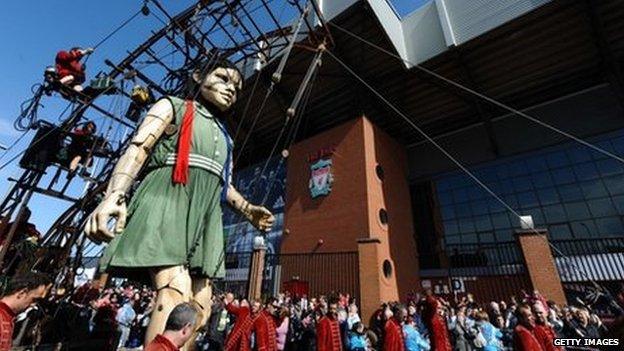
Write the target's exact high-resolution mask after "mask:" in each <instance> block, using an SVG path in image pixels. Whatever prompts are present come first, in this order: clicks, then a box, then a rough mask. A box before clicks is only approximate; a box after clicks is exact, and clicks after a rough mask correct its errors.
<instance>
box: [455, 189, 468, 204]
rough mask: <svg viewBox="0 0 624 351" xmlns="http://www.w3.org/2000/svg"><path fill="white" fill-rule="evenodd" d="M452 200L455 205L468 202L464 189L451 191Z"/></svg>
mask: <svg viewBox="0 0 624 351" xmlns="http://www.w3.org/2000/svg"><path fill="white" fill-rule="evenodd" d="M453 199H454V200H455V203H462V202H466V201H468V193H466V189H465V188H460V189H455V190H453Z"/></svg>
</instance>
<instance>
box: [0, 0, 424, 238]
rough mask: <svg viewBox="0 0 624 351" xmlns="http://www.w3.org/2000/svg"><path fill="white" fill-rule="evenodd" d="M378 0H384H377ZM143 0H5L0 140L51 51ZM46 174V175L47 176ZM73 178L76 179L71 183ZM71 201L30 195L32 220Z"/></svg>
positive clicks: (104, 50)
mask: <svg viewBox="0 0 624 351" xmlns="http://www.w3.org/2000/svg"><path fill="white" fill-rule="evenodd" d="M376 1H383V0H376ZM429 1H431V0H391V2H392V3H393V5H394V7H395V8H396V10H397V12H398V13H399V15H401V16H404V15H406V14H408V13H410V12H411V11H413V10H414V9H416V8H418V7H420V6H422V4H424V3H426V2H429ZM161 3H162V4H163V5H164V6H165V7H166V8H167V10H168V11H169V12H170V13H172V14H174V13H177V12H179V11H180V10H182V9H184V8H186V7H187V6H189V5H190V4H191V3H193V1H189V0H176V1H166V0H163V1H161ZM142 4H143V1H142V0H90V1H78V0H64V1H60V0H49V1H34V0H22V1H5V2H4V3H3V4H2V11H0V47H2V48H3V53H2V55H0V145H4V146H9V145H11V144H13V142H14V141H15V140H16V139H17V138H19V137H20V136H21V135H22V133H21V132H19V131H17V130H15V129H14V128H13V122H14V120H15V118H16V117H17V115H18V114H19V106H20V104H21V103H22V101H24V100H26V99H28V98H30V97H32V94H31V92H30V89H31V86H32V85H33V84H35V83H38V82H41V80H42V77H43V76H42V74H43V70H44V69H45V67H46V66H49V65H53V64H54V56H55V54H56V52H57V51H58V50H60V49H69V48H71V47H73V46H82V47H88V46H94V45H95V44H96V43H97V42H99V41H100V40H101V39H103V38H104V37H106V36H107V35H108V34H109V33H111V32H112V31H113V30H114V29H115V28H116V27H117V26H119V24H121V23H122V22H124V21H125V20H126V19H128V18H129V17H130V16H131V15H132V14H134V13H136V11H138V10H139V9H140V8H141V6H142ZM161 26H162V24H161V23H160V22H158V20H156V19H155V18H154V17H153V16H147V17H145V16H142V15H140V16H139V17H137V18H136V19H135V20H133V21H132V22H131V23H130V24H129V25H128V26H126V27H125V28H124V29H123V30H121V31H120V32H118V33H117V34H116V35H115V36H113V37H112V38H111V39H109V40H108V41H106V42H105V43H104V44H103V45H101V46H100V47H98V48H97V50H96V51H95V53H94V54H93V55H92V57H90V58H89V61H88V63H87V69H88V74H89V73H93V72H98V71H100V70H104V71H109V68H108V67H107V66H105V65H104V64H103V62H104V59H110V60H111V61H113V62H118V61H120V60H121V59H123V58H124V57H125V55H126V52H127V51H130V50H132V49H134V48H135V47H137V46H138V45H140V44H141V43H142V42H143V41H144V40H145V39H146V38H147V37H148V36H149V35H150V31H152V30H158V29H159V28H160V27H161ZM42 104H43V107H42V108H41V109H40V112H39V118H41V119H46V120H50V121H56V120H57V118H58V116H59V113H60V111H61V110H62V109H63V108H64V107H65V106H66V102H65V101H64V100H63V99H61V98H60V97H58V96H52V97H44V99H43V100H42ZM33 134H34V133H33V132H30V133H29V134H27V135H26V136H25V137H24V138H23V139H22V141H21V142H20V143H18V144H16V145H15V147H14V148H13V149H12V150H10V151H9V152H6V153H5V152H4V151H1V150H0V167H2V166H3V165H4V164H5V163H6V162H7V161H8V160H10V159H11V158H12V157H13V156H14V155H16V154H17V153H19V152H21V151H23V150H24V148H25V147H26V146H27V145H28V142H29V141H30V140H31V139H32V136H33ZM16 163H17V160H16V161H14V162H12V163H10V164H9V165H8V166H6V167H4V168H2V169H0V196H2V198H4V197H5V194H6V193H7V191H8V190H9V189H10V186H11V185H12V183H10V182H9V181H7V178H9V177H13V178H17V177H19V175H20V174H21V169H20V168H19V167H17V165H16ZM50 177H51V175H50V174H49V175H47V178H46V179H49V178H50ZM74 183H75V184H74ZM74 183H72V186H71V187H70V188H69V191H68V193H69V194H70V195H76V196H77V195H79V194H80V193H81V192H82V191H83V190H84V186H85V184H84V183H83V182H81V181H77V182H74ZM69 206H70V203H68V202H65V201H62V200H56V199H52V198H50V197H45V196H43V195H34V196H33V198H32V200H31V202H30V208H31V209H32V212H33V216H32V222H33V223H35V224H36V225H37V227H38V228H39V230H40V231H41V232H45V231H46V230H47V229H48V228H49V227H50V226H51V225H52V223H53V222H54V221H55V220H56V218H57V217H58V216H59V215H60V214H62V212H63V211H65V210H66V209H67V208H68V207H69Z"/></svg>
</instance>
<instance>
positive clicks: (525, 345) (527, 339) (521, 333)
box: [513, 324, 545, 351]
mask: <svg viewBox="0 0 624 351" xmlns="http://www.w3.org/2000/svg"><path fill="white" fill-rule="evenodd" d="M513 345H514V350H517V351H545V350H544V349H543V348H542V345H541V344H540V343H539V341H538V340H537V338H536V337H535V334H534V331H533V330H532V329H528V328H527V327H525V326H523V325H520V324H519V325H517V326H516V327H515V328H514V334H513Z"/></svg>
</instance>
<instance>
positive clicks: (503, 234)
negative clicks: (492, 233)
mask: <svg viewBox="0 0 624 351" xmlns="http://www.w3.org/2000/svg"><path fill="white" fill-rule="evenodd" d="M513 235H514V231H513V230H511V229H504V230H497V231H496V241H497V242H499V243H501V242H509V241H513V240H514V236H513Z"/></svg>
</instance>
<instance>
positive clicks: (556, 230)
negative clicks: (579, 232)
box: [548, 224, 572, 240]
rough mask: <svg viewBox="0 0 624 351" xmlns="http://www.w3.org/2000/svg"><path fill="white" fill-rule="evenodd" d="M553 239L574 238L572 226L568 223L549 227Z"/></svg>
mask: <svg viewBox="0 0 624 351" xmlns="http://www.w3.org/2000/svg"><path fill="white" fill-rule="evenodd" d="M548 232H549V234H550V239H551V240H569V239H572V233H571V232H570V227H569V226H568V225H567V224H558V225H551V226H550V227H549V228H548Z"/></svg>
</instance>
